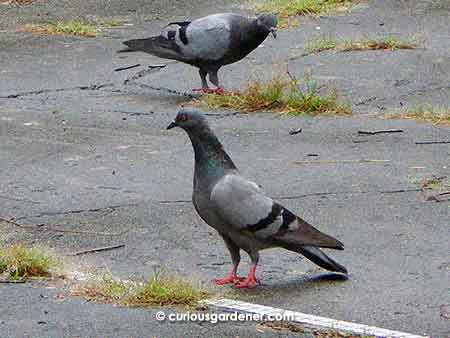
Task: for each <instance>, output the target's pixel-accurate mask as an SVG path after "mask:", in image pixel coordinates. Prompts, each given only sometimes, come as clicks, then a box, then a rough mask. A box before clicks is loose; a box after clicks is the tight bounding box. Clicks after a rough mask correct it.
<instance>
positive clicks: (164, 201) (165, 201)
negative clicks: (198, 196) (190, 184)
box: [158, 200, 192, 204]
mask: <svg viewBox="0 0 450 338" xmlns="http://www.w3.org/2000/svg"><path fill="white" fill-rule="evenodd" d="M158 202H159V203H161V204H172V203H191V202H192V200H173V201H170V200H162V201H158Z"/></svg>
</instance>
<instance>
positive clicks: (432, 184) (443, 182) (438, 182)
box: [420, 176, 450, 191]
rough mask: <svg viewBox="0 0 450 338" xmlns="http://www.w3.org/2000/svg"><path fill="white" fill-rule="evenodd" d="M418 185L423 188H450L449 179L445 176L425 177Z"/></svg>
mask: <svg viewBox="0 0 450 338" xmlns="http://www.w3.org/2000/svg"><path fill="white" fill-rule="evenodd" d="M420 187H421V188H422V189H423V190H437V191H442V190H446V189H448V188H450V179H449V178H448V177H447V176H439V177H437V176H433V177H431V178H425V179H423V180H422V181H421V182H420Z"/></svg>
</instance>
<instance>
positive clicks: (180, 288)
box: [72, 273, 208, 307]
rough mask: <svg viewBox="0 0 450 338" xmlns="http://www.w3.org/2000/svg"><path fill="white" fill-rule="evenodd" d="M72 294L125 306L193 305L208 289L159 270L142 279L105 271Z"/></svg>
mask: <svg viewBox="0 0 450 338" xmlns="http://www.w3.org/2000/svg"><path fill="white" fill-rule="evenodd" d="M72 294H74V295H77V296H82V297H85V298H88V299H90V300H97V301H101V302H107V303H115V304H119V305H125V306H154V305H158V306H166V305H177V306H185V307H194V306H196V305H197V303H198V302H199V301H200V300H202V299H205V298H206V297H207V296H208V293H207V292H206V291H204V290H202V289H199V288H196V287H194V286H193V285H192V284H191V283H189V282H186V281H184V280H181V279H178V278H175V277H171V276H168V275H164V274H161V273H156V274H155V275H154V276H153V277H152V278H151V279H150V280H148V281H146V282H144V283H140V282H135V281H122V280H119V279H114V278H113V277H112V276H110V275H105V276H103V277H102V278H100V279H93V280H89V281H87V282H86V283H84V284H82V285H78V286H77V287H76V288H75V289H74V290H72Z"/></svg>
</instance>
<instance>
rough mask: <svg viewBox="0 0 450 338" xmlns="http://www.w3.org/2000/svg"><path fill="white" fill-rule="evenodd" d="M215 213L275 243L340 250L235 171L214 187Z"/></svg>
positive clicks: (234, 224)
mask: <svg viewBox="0 0 450 338" xmlns="http://www.w3.org/2000/svg"><path fill="white" fill-rule="evenodd" d="M211 201H212V202H213V203H214V206H215V208H216V212H217V213H218V214H219V215H220V217H221V218H222V219H223V220H224V221H225V222H226V223H227V224H229V225H230V226H231V227H234V228H235V229H238V230H241V231H246V232H250V233H253V234H254V236H255V238H256V239H258V240H261V241H268V242H271V243H274V244H276V245H278V246H283V247H287V246H290V245H309V246H317V247H325V248H334V249H343V244H342V243H341V242H339V241H338V240H336V239H335V238H333V237H331V236H328V235H326V234H324V233H322V232H320V231H319V230H317V229H315V228H314V227H313V226H311V225H310V224H308V223H307V222H305V221H304V220H302V219H301V218H299V217H298V216H296V215H294V214H293V213H292V212H290V211H289V210H288V209H286V208H285V207H283V206H282V205H281V204H279V203H277V202H275V201H273V200H272V199H271V198H270V197H268V196H266V195H265V194H264V193H263V192H262V190H261V189H260V188H259V187H258V186H257V185H256V184H255V183H253V182H251V181H248V180H246V179H245V178H243V177H242V176H239V175H236V174H228V175H225V176H224V177H223V178H222V179H221V180H220V181H219V182H217V184H216V185H215V187H214V188H213V190H212V192H211Z"/></svg>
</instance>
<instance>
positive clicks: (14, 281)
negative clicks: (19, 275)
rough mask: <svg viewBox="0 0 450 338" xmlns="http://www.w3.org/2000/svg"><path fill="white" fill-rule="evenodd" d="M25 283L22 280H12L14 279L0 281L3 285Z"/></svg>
mask: <svg viewBox="0 0 450 338" xmlns="http://www.w3.org/2000/svg"><path fill="white" fill-rule="evenodd" d="M25 282H26V281H25V280H23V279H18V280H14V279H0V284H1V283H4V284H19V283H25Z"/></svg>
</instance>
